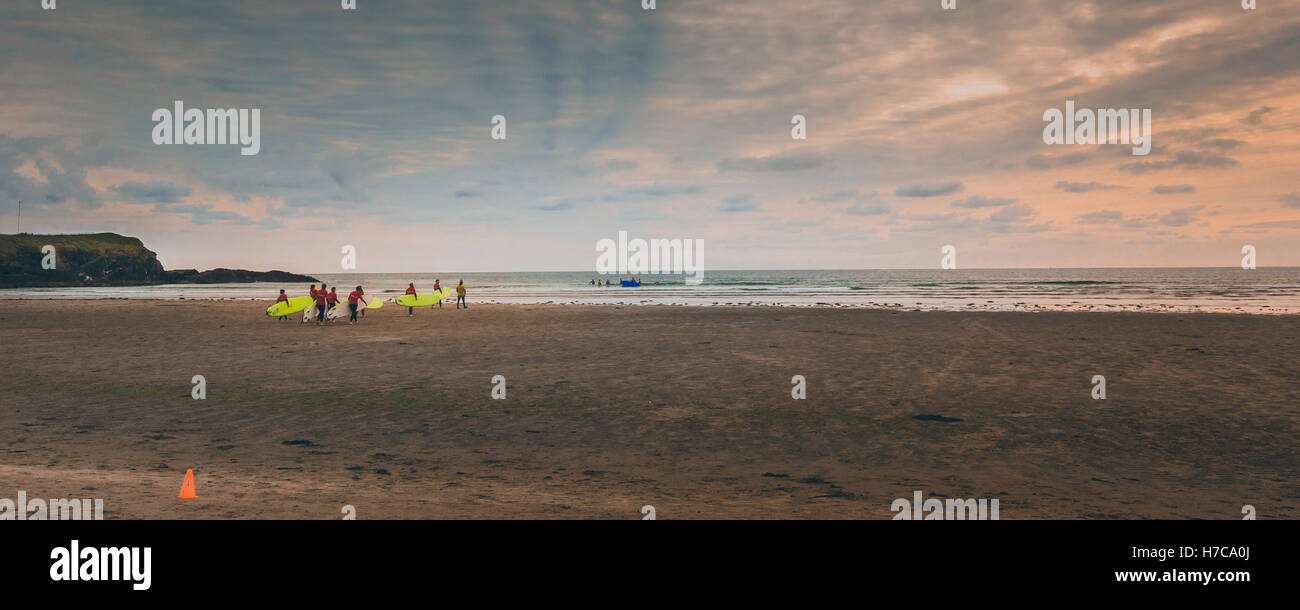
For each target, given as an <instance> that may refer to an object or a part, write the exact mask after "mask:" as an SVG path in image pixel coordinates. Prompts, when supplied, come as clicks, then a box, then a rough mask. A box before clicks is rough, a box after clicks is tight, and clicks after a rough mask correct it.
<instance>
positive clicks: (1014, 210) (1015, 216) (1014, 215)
mask: <svg viewBox="0 0 1300 610" xmlns="http://www.w3.org/2000/svg"><path fill="white" fill-rule="evenodd" d="M1035 213H1036V212H1034V209H1033V208H1031V207H1029V206H1027V205H1024V204H1017V205H1013V206H1009V207H1005V208H1002V209H1001V210H998V211H996V212H994V213H993V214H991V215H990V216H989V220H991V221H993V222H1018V221H1020V220H1024V219H1026V218H1029V217H1031V216H1033V215H1034V214H1035Z"/></svg>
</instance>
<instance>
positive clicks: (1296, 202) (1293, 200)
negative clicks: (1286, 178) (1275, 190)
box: [1277, 193, 1300, 208]
mask: <svg viewBox="0 0 1300 610" xmlns="http://www.w3.org/2000/svg"><path fill="white" fill-rule="evenodd" d="M1277 200H1278V202H1280V203H1281V204H1282V205H1284V206H1286V207H1288V208H1300V193H1287V194H1285V195H1282V196H1281V197H1278V198H1277Z"/></svg>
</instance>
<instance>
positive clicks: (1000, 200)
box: [952, 195, 1016, 208]
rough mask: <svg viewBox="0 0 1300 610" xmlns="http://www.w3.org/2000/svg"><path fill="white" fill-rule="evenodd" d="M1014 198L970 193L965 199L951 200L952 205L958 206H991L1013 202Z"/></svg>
mask: <svg viewBox="0 0 1300 610" xmlns="http://www.w3.org/2000/svg"><path fill="white" fill-rule="evenodd" d="M1015 202H1016V200H1015V199H1008V198H1006V197H984V196H982V195H971V196H970V197H967V198H965V199H958V200H956V201H954V202H952V205H953V206H954V207H958V208H993V207H1000V206H1004V205H1011V204H1013V203H1015Z"/></svg>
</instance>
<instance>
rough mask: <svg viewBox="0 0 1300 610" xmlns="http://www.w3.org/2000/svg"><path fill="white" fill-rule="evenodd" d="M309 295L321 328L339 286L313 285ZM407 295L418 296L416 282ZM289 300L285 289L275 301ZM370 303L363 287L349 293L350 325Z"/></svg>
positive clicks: (461, 287) (461, 297)
mask: <svg viewBox="0 0 1300 610" xmlns="http://www.w3.org/2000/svg"><path fill="white" fill-rule="evenodd" d="M433 291H434V292H441V291H442V280H434V282H433ZM308 294H309V295H311V298H312V299H313V300H314V301H315V303H316V304H315V308H316V325H317V326H320V325H321V324H324V323H325V322H326V318H325V312H327V311H329V310H331V309H333V308H334V307H335V306H337V305H338V304H339V293H338V286H334V287H333V288H331V287H329V286H326V285H325V284H321V286H320V289H319V290H317V289H316V285H315V284H312V285H311V288H310V290H309V291H308ZM406 294H409V295H416V296H418V295H417V294H416V291H415V282H411V283H410V284H408V285H407V286H406ZM288 300H289V295H288V294H285V292H284V289H281V290H280V296H279V297H277V298H276V299H275V302H276V303H282V302H285V301H288ZM369 303H370V301H369V300H368V299H366V291H365V290H363V289H362V288H361V286H357V287H356V289H355V290H353V291H352V292H351V293H349V294H348V313H349V317H348V324H356V323H357V322H358V320H357V313H360V314H361V317H363V318H364V317H366V310H365V307H364V305H369ZM433 307H438V308H441V307H442V301H438V303H437V305H431V306H430V308H433ZM461 307H464V308H465V309H469V302H467V301H466V300H465V280H461V281H460V283H459V284H457V285H456V309H460V308H461ZM406 315H408V316H413V315H415V308H414V307H407V308H406ZM286 318H288V316H280V319H281V320H284V319H286Z"/></svg>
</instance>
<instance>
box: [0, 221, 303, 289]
mask: <svg viewBox="0 0 1300 610" xmlns="http://www.w3.org/2000/svg"><path fill="white" fill-rule="evenodd" d="M46 245H50V246H54V248H55V263H56V264H55V268H54V269H42V268H41V260H42V259H43V258H44V256H45V255H44V254H42V253H41V249H42V248H44V247H45V246H46ZM316 281H319V280H317V279H315V278H313V277H310V276H306V275H298V274H294V273H288V272H286V271H264V272H262V271H245V270H243V269H213V270H211V271H202V272H200V271H197V270H194V269H181V270H176V271H167V270H165V269H163V266H162V263H160V262H158V255H157V254H155V253H154V252H153V251H151V250H149V249H148V248H146V247H144V243H143V242H141V241H140V240H139V239H136V238H134V237H126V236H123V235H118V234H116V233H94V234H78V235H33V234H30V233H23V234H21V235H0V288H24V287H58V286H142V285H149V284H219V283H248V282H300V283H301V282H316Z"/></svg>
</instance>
